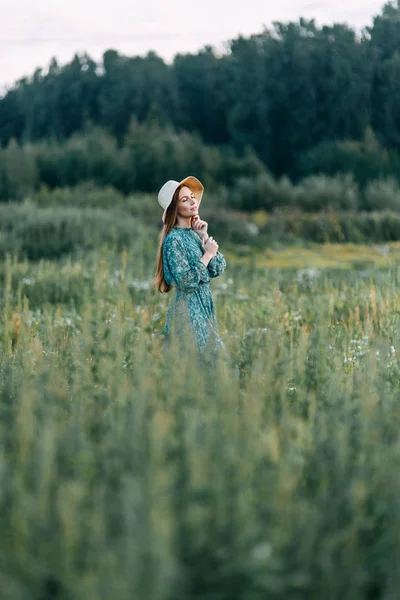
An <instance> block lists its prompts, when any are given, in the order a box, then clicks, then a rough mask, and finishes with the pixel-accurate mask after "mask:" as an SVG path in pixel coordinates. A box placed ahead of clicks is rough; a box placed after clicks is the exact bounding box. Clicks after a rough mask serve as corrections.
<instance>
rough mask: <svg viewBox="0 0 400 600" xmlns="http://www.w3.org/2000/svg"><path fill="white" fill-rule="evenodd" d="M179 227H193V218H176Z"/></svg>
mask: <svg viewBox="0 0 400 600" xmlns="http://www.w3.org/2000/svg"><path fill="white" fill-rule="evenodd" d="M175 225H176V226H177V227H191V226H192V217H179V216H177V217H176V223H175Z"/></svg>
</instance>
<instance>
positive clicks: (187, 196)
mask: <svg viewBox="0 0 400 600" xmlns="http://www.w3.org/2000/svg"><path fill="white" fill-rule="evenodd" d="M197 214H198V204H197V200H196V197H195V195H194V194H193V192H192V191H191V189H190V188H188V187H187V185H184V186H183V187H181V189H180V190H179V200H178V215H179V216H180V217H193V216H194V215H197Z"/></svg>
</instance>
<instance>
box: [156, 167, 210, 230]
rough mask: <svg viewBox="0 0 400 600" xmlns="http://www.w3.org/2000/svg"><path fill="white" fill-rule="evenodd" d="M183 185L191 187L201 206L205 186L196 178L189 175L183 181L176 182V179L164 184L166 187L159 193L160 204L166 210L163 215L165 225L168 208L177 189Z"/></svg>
mask: <svg viewBox="0 0 400 600" xmlns="http://www.w3.org/2000/svg"><path fill="white" fill-rule="evenodd" d="M182 184H185V185H187V186H188V187H190V189H191V190H192V192H193V194H194V195H195V198H196V200H197V202H198V205H199V206H200V202H201V197H202V195H203V191H204V186H203V185H202V183H200V181H199V180H198V179H197V178H196V177H193V176H192V175H189V176H188V177H185V179H182V181H175V180H174V179H170V180H169V181H167V182H166V183H164V185H163V186H162V188H161V189H160V191H159V192H158V203H159V204H160V206H161V207H162V208H163V209H164V212H163V215H162V222H163V223H165V213H166V212H167V208H168V206H169V205H170V204H171V202H172V198H173V195H174V193H175V190H176V188H177V187H179V186H180V185H182Z"/></svg>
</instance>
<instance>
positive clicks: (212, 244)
mask: <svg viewBox="0 0 400 600" xmlns="http://www.w3.org/2000/svg"><path fill="white" fill-rule="evenodd" d="M201 245H202V247H203V250H204V252H205V253H207V254H208V255H209V256H215V255H216V254H217V252H218V248H219V246H218V244H217V242H216V241H215V240H214V238H213V237H211V236H209V237H208V240H207V241H206V242H204V241H203V240H202V242H201Z"/></svg>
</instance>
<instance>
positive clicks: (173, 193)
mask: <svg viewBox="0 0 400 600" xmlns="http://www.w3.org/2000/svg"><path fill="white" fill-rule="evenodd" d="M203 190H204V187H203V185H202V184H201V183H200V181H199V180H198V179H196V177H192V176H189V177H186V178H185V179H183V180H182V181H180V182H178V181H174V180H170V181H167V182H166V183H165V184H164V185H163V186H162V188H161V189H160V191H159V193H158V202H159V204H160V205H161V206H162V208H164V213H163V216H162V221H163V223H164V226H163V229H162V231H161V234H160V243H159V248H158V253H157V272H156V286H157V289H158V291H159V292H161V293H162V292H169V291H170V290H171V289H172V287H175V288H176V292H175V295H174V298H173V300H172V302H171V304H170V306H169V309H168V313H167V318H166V323H165V327H164V335H165V341H166V345H167V346H169V343H170V341H171V339H172V334H173V332H176V333H177V336H178V339H179V340H180V341H181V347H182V348H183V347H184V342H185V341H186V340H188V338H189V337H190V338H191V339H192V340H193V341H195V342H196V347H197V349H198V352H199V357H200V358H201V359H204V361H205V363H206V364H215V359H216V358H217V357H218V355H219V351H220V350H223V351H224V352H225V354H226V349H225V346H224V343H223V341H222V340H221V338H220V336H219V333H218V328H217V320H216V315H215V309H214V303H213V299H212V296H211V289H210V279H211V278H212V277H218V276H219V275H221V273H223V272H224V270H225V267H226V261H225V258H224V256H223V254H221V253H220V252H219V250H218V244H217V242H216V241H215V240H214V238H213V237H211V236H209V235H208V233H207V229H208V223H206V222H205V221H202V220H201V219H200V217H199V206H200V203H201V198H202V195H203Z"/></svg>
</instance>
